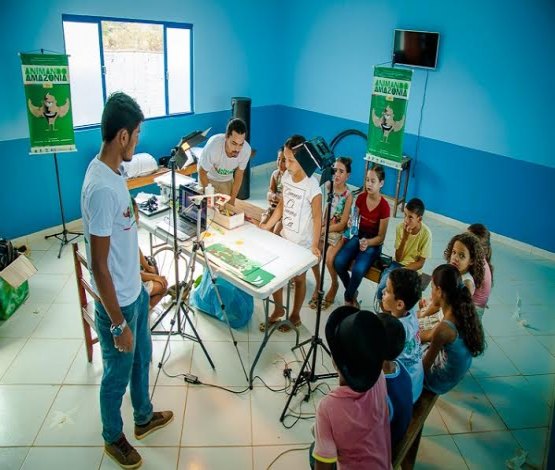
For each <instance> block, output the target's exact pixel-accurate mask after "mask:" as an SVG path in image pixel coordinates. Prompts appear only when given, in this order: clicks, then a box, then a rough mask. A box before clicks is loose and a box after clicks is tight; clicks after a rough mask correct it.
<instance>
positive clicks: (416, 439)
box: [392, 389, 438, 470]
mask: <svg viewBox="0 0 555 470" xmlns="http://www.w3.org/2000/svg"><path fill="white" fill-rule="evenodd" d="M437 399H438V395H436V394H435V393H432V392H430V391H429V390H426V389H424V390H423V391H422V395H420V398H419V399H418V400H417V401H416V403H415V404H414V406H413V410H412V419H411V421H410V423H409V427H408V429H407V432H406V434H405V437H404V438H403V439H402V440H401V442H399V444H397V446H396V447H395V449H393V455H392V460H393V468H394V469H395V470H397V469H399V468H401V469H403V470H406V469H412V468H414V464H415V462H416V455H417V454H418V446H419V445H420V438H421V437H422V428H423V427H424V422H425V421H426V418H427V417H428V415H429V414H430V412H431V411H432V408H433V407H434V405H435V403H436V401H437Z"/></svg>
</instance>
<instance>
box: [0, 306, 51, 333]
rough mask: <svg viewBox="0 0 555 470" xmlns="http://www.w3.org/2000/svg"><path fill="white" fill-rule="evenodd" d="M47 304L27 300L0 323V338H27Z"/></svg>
mask: <svg viewBox="0 0 555 470" xmlns="http://www.w3.org/2000/svg"><path fill="white" fill-rule="evenodd" d="M48 307H49V304H36V303H31V302H30V301H29V300H27V302H25V303H24V304H23V305H22V306H21V307H19V308H18V309H17V310H16V311H15V312H14V313H13V315H12V316H11V317H10V318H8V319H7V320H6V321H3V322H2V323H1V324H0V338H28V337H29V336H31V334H32V333H33V332H34V331H35V329H36V328H37V326H38V324H39V323H40V322H41V320H42V319H43V317H44V314H45V313H46V312H47V310H48Z"/></svg>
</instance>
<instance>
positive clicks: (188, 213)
mask: <svg viewBox="0 0 555 470" xmlns="http://www.w3.org/2000/svg"><path fill="white" fill-rule="evenodd" d="M199 194H201V193H199V192H198V191H196V190H195V189H193V188H192V187H191V186H184V185H181V186H179V212H178V214H179V215H178V218H177V239H178V240H179V241H184V240H188V239H189V238H192V237H194V236H196V234H197V218H198V217H199V216H200V231H201V233H202V232H204V231H205V230H206V199H202V200H201V202H200V205H197V204H195V203H194V202H193V200H192V197H193V196H198V195H199ZM172 219H173V215H172V214H170V215H169V216H168V217H164V219H163V220H162V221H160V222H158V224H156V226H157V227H158V228H160V229H161V230H163V231H164V232H166V233H169V234H170V235H173V223H172Z"/></svg>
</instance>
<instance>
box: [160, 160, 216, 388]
mask: <svg viewBox="0 0 555 470" xmlns="http://www.w3.org/2000/svg"><path fill="white" fill-rule="evenodd" d="M175 154H176V150H175V149H174V150H172V153H171V158H170V165H171V172H172V179H171V194H172V217H173V260H174V275H175V297H174V298H173V299H172V302H171V304H170V305H169V306H168V307H167V308H166V310H165V311H164V312H163V313H162V314H161V315H160V316H159V317H158V319H157V320H156V322H155V323H154V324H153V325H152V327H151V332H152V334H155V335H156V334H162V335H164V334H165V335H167V339H166V344H165V346H164V351H163V352H162V357H161V358H160V361H159V362H158V372H157V374H156V380H155V381H154V385H153V389H152V396H154V391H155V390H156V384H157V383H158V378H159V376H160V372H161V370H162V366H163V365H164V359H165V357H166V352H167V350H168V346H169V343H170V337H171V336H172V335H174V334H178V335H181V337H182V338H187V339H189V340H191V341H194V342H195V343H198V344H199V345H200V347H201V348H202V350H203V352H204V355H205V356H206V359H208V362H209V363H210V366H211V367H212V369H215V368H216V367H215V366H214V362H213V361H212V358H211V357H210V354H208V351H207V350H206V347H205V346H204V343H203V342H202V339H201V338H200V336H199V334H198V332H197V330H196V328H195V325H194V324H193V322H192V321H191V317H190V312H191V310H190V307H189V306H188V305H187V304H186V303H185V299H187V298H188V297H189V294H190V292H191V289H192V287H193V282H194V280H193V273H194V268H195V258H196V250H197V246H198V244H199V240H200V232H201V229H200V224H201V218H202V217H201V210H200V208H199V212H198V214H197V233H196V237H197V238H196V240H195V242H194V248H193V253H192V255H191V259H190V260H189V264H188V265H187V271H186V273H185V277H184V279H185V281H180V278H179V266H178V261H179V256H180V254H181V248H180V247H179V246H178V243H177V207H176V206H177V198H176V196H175ZM172 309H173V310H174V313H173V317H172V319H171V321H170V329H169V331H155V328H156V327H157V326H158V325H159V324H160V322H161V321H162V320H163V319H164V318H165V317H166V315H167V314H168V313H169V312H170V311H171V310H172ZM176 322H177V330H176V331H174V326H175V324H176ZM187 324H188V325H189V327H190V328H191V331H192V334H189V333H186V332H185V327H186V325H187Z"/></svg>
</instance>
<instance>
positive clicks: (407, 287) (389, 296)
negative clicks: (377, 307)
mask: <svg viewBox="0 0 555 470" xmlns="http://www.w3.org/2000/svg"><path fill="white" fill-rule="evenodd" d="M421 293H422V288H421V284H420V276H419V275H418V273H417V272H416V271H411V270H410V269H407V268H397V269H394V270H393V271H391V274H390V275H389V277H388V279H387V282H386V286H385V291H384V296H383V308H384V311H386V312H389V313H390V314H391V315H393V316H394V317H396V318H398V319H399V320H400V321H401V323H402V325H403V327H404V329H405V333H406V342H405V347H404V348H403V351H402V352H401V354H400V355H399V357H398V358H397V360H398V361H399V362H401V363H402V364H403V365H404V366H405V367H406V368H407V370H408V372H409V374H410V378H411V381H412V401H413V403H414V402H416V400H418V397H420V394H421V393H422V386H423V383H424V369H423V367H422V347H421V344H420V330H419V324H418V317H417V316H416V309H414V310H412V309H413V307H414V306H415V305H416V304H417V303H418V301H419V300H420V296H421Z"/></svg>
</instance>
